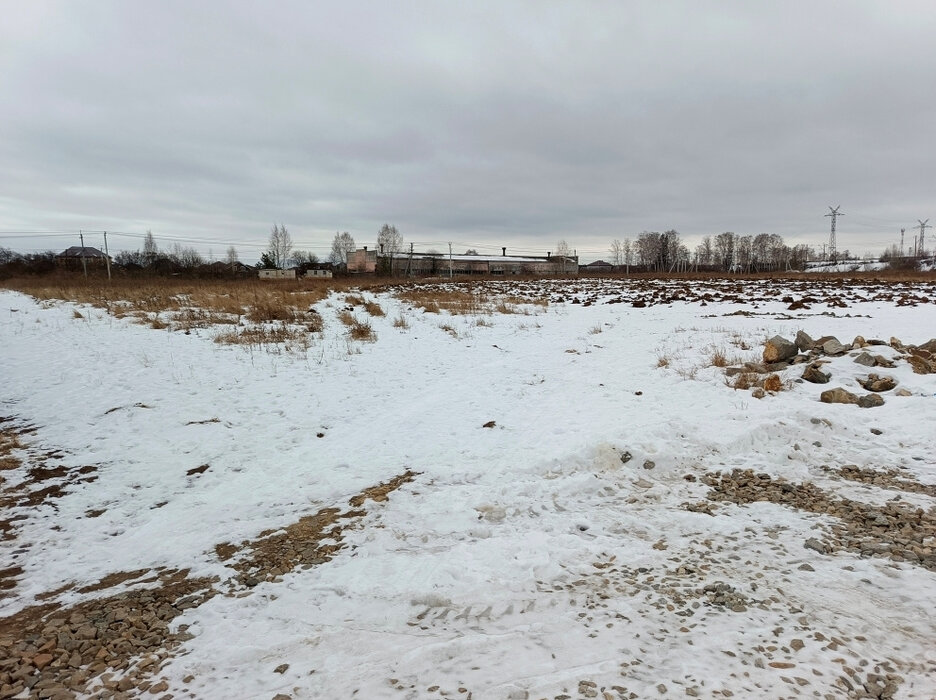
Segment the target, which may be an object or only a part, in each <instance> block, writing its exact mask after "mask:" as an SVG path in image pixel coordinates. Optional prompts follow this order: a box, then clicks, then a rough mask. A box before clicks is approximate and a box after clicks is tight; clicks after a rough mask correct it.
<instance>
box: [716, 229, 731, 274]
mask: <svg viewBox="0 0 936 700" xmlns="http://www.w3.org/2000/svg"><path fill="white" fill-rule="evenodd" d="M715 255H716V256H717V258H718V264H719V265H720V266H721V268H722V269H723V270H725V271H728V270H730V269H731V267H732V266H733V265H734V259H735V235H734V233H732V232H731V231H725V232H724V233H719V234H718V235H717V236H715Z"/></svg>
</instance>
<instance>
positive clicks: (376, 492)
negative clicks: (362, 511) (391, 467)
mask: <svg viewBox="0 0 936 700" xmlns="http://www.w3.org/2000/svg"><path fill="white" fill-rule="evenodd" d="M416 476H417V474H416V472H413V471H410V470H409V469H407V470H406V471H405V472H403V473H402V474H399V475H398V476H395V477H393V478H392V479H390V481H386V482H384V483H382V484H378V485H377V486H371V487H370V488H369V489H364V490H363V491H361V493H359V494H358V495H357V496H355V497H354V498H352V499H351V500H350V501H348V504H349V505H350V506H351V507H352V508H360V507H361V506H362V505H364V501H366V500H368V499H370V500H372V501H377V502H378V503H382V502H383V501H386V500H387V498H388V496H389V495H390V494H391V493H393V492H394V491H396V490H397V489H398V488H400V487H401V486H403V484H408V483H409V482H411V481H412V480H413V479H415V478H416Z"/></svg>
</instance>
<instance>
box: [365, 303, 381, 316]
mask: <svg viewBox="0 0 936 700" xmlns="http://www.w3.org/2000/svg"><path fill="white" fill-rule="evenodd" d="M364 310H365V311H366V312H367V313H369V314H370V315H371V316H386V314H385V313H384V310H383V308H381V306H380V304H378V303H377V302H376V301H365V302H364Z"/></svg>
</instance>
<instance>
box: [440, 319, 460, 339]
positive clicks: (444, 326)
mask: <svg viewBox="0 0 936 700" xmlns="http://www.w3.org/2000/svg"><path fill="white" fill-rule="evenodd" d="M439 328H441V329H442V330H443V331H445V332H446V333H448V334H449V335H450V336H452V337H453V338H457V337H458V331H457V330H455V327H454V326H452V325H450V324H448V323H443V324H441V325H440V326H439Z"/></svg>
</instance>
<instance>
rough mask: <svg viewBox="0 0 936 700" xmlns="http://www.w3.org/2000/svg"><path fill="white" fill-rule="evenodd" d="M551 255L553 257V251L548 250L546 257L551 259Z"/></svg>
mask: <svg viewBox="0 0 936 700" xmlns="http://www.w3.org/2000/svg"><path fill="white" fill-rule="evenodd" d="M550 257H552V251H551V250H549V251H546V259H547V260H549V258H550Z"/></svg>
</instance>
